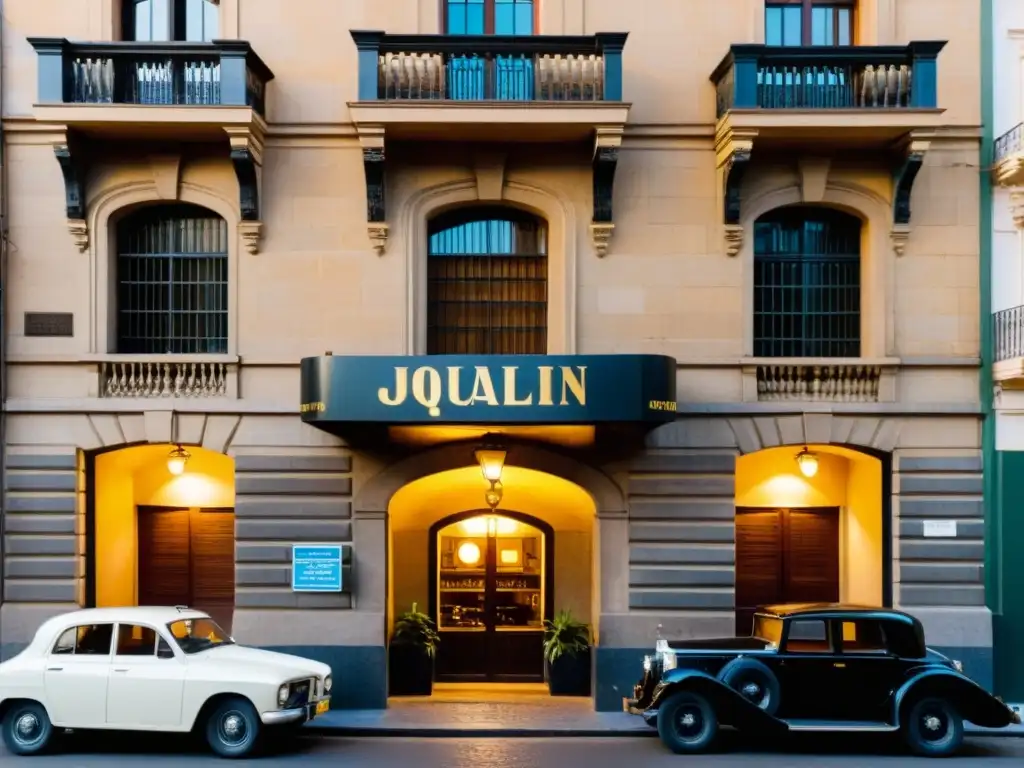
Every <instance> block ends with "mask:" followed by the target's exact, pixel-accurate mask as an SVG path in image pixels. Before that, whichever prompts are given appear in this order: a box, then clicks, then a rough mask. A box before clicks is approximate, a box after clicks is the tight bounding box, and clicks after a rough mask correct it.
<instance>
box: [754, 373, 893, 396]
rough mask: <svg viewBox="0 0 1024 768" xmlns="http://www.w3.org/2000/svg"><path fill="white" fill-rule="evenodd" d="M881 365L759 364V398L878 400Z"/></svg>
mask: <svg viewBox="0 0 1024 768" xmlns="http://www.w3.org/2000/svg"><path fill="white" fill-rule="evenodd" d="M881 379H882V366H880V365H759V366H757V399H758V400H759V401H779V400H798V401H809V402H822V401H824V402H833V403H875V402H878V399H879V397H878V395H879V384H880V383H881Z"/></svg>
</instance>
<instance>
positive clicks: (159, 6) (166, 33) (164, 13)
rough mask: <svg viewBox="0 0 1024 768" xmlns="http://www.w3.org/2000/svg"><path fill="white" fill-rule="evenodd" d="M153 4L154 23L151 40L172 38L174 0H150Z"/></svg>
mask: <svg viewBox="0 0 1024 768" xmlns="http://www.w3.org/2000/svg"><path fill="white" fill-rule="evenodd" d="M150 2H151V4H152V6H153V25H152V27H151V30H152V31H151V33H150V34H151V36H150V37H149V38H148V39H150V40H170V39H171V2H172V0H150Z"/></svg>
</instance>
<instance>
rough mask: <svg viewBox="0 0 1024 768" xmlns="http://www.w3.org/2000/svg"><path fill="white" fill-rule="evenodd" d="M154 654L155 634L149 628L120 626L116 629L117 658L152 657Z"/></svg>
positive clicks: (128, 625)
mask: <svg viewBox="0 0 1024 768" xmlns="http://www.w3.org/2000/svg"><path fill="white" fill-rule="evenodd" d="M155 653H156V632H155V631H154V630H152V629H150V628H149V627H139V626H132V625H130V624H120V625H119V626H118V628H117V651H116V655H118V656H153V655H154V654H155Z"/></svg>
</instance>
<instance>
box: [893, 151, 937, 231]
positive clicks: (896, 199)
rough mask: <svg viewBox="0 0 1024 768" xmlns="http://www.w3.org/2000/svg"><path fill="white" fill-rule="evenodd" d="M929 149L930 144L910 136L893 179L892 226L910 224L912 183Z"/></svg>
mask: <svg viewBox="0 0 1024 768" xmlns="http://www.w3.org/2000/svg"><path fill="white" fill-rule="evenodd" d="M930 147H931V142H928V141H922V140H920V139H915V138H914V137H913V136H911V139H910V141H909V142H907V145H906V147H905V149H904V152H905V155H904V159H903V163H902V164H901V165H900V167H899V168H897V169H896V175H895V177H894V179H893V182H894V183H893V203H892V205H893V213H892V220H893V223H894V224H909V223H910V196H911V193H912V192H913V191H914V181H915V180H916V179H917V174H918V172H919V171H920V170H921V166H922V165H923V164H924V156H925V154H926V153H927V152H928V149H929V148H930Z"/></svg>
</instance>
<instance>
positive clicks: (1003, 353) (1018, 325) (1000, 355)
mask: <svg viewBox="0 0 1024 768" xmlns="http://www.w3.org/2000/svg"><path fill="white" fill-rule="evenodd" d="M992 338H993V342H994V344H993V346H994V350H993V352H994V360H995V362H997V363H998V362H1000V361H1001V360H1013V359H1014V358H1016V357H1024V307H1012V308H1010V309H1004V310H1001V311H999V312H996V313H994V314H993V315H992Z"/></svg>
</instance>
